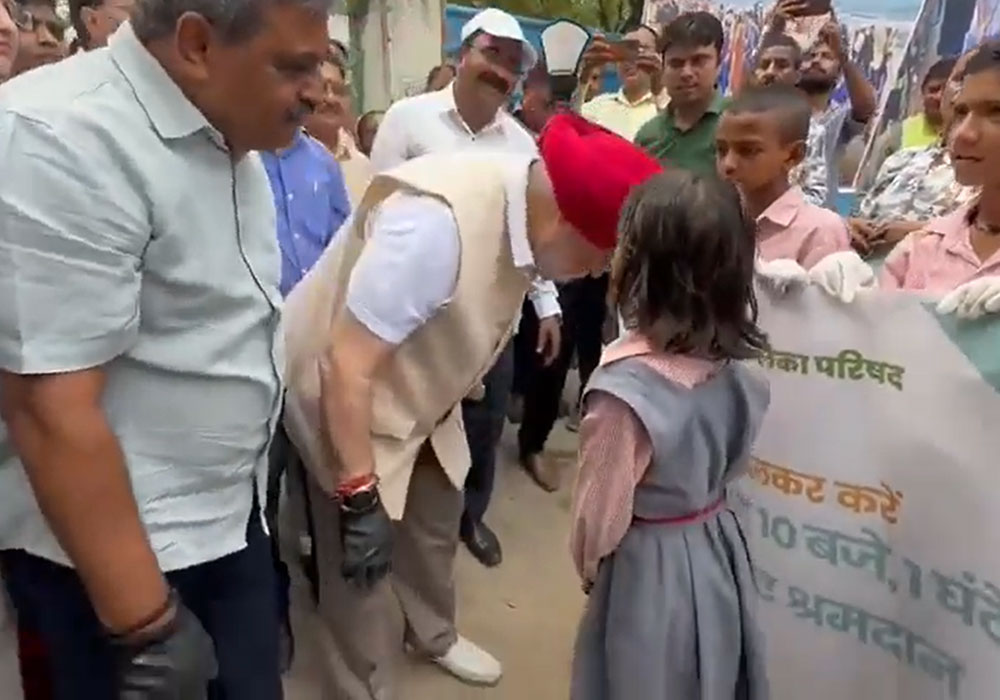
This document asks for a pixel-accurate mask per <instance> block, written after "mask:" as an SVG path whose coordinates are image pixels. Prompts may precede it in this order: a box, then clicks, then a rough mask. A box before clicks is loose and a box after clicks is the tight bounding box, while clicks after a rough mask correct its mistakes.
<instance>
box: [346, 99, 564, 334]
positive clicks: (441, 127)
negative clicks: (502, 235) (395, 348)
mask: <svg viewBox="0 0 1000 700" xmlns="http://www.w3.org/2000/svg"><path fill="white" fill-rule="evenodd" d="M453 86H454V83H453V84H452V85H449V86H448V87H446V88H444V89H442V90H438V91H437V92H429V93H424V94H422V95H416V96H414V97H408V98H406V99H404V100H400V101H399V102H396V103H395V104H394V105H392V107H390V108H389V110H388V111H387V112H386V114H385V117H384V118H383V119H382V124H381V125H380V126H379V130H378V135H377V136H376V137H375V143H374V144H373V145H372V153H371V162H372V166H373V167H374V169H375V171H376V172H383V171H385V170H389V169H391V168H394V167H396V166H398V165H401V164H402V163H405V162H406V161H408V160H411V159H413V158H418V157H420V156H423V155H427V154H428V153H444V152H454V151H461V150H466V149H475V150H482V151H491V152H495V153H497V154H498V156H511V157H515V158H519V159H520V160H521V161H522V162H531V161H533V160H537V159H538V157H539V154H538V146H537V144H536V143H535V139H534V137H533V136H532V135H531V134H530V133H529V132H528V130H527V129H525V128H524V127H523V126H522V125H521V123H520V122H518V121H517V120H516V119H515V118H514V117H512V116H511V115H510V114H508V113H507V112H506V111H504V110H502V109H501V110H499V111H498V112H497V114H496V117H495V118H494V119H493V121H492V122H490V123H489V124H487V125H486V126H485V127H483V128H482V129H480V130H479V131H476V132H473V131H472V130H471V129H470V128H469V126H468V125H467V124H466V123H465V121H463V119H462V117H461V115H460V114H459V113H458V108H457V106H456V105H455V97H454V92H453ZM524 185H525V188H527V181H526V180H525V183H524ZM510 196H517V197H518V198H519V201H522V200H523V199H524V197H525V194H524V193H523V192H521V193H520V194H519V195H518V193H511V192H508V197H510ZM407 206H413V205H407ZM424 211H426V209H424ZM439 215H440V214H438V216H439ZM430 216H431V218H434V215H430ZM520 216H521V213H518V214H517V216H516V217H515V218H519V217H520ZM401 225H402V222H400V221H396V222H395V223H393V224H392V225H391V226H392V228H393V229H394V231H395V235H394V236H387V238H393V239H394V243H395V244H396V245H397V246H398V245H399V243H400V240H401V238H402V235H403V228H401ZM412 230H413V229H412V227H410V231H411V233H412ZM524 235H525V244H526V241H527V233H525V234H524ZM454 237H455V240H454V241H443V240H442V237H440V236H435V235H434V234H428V235H427V237H426V238H425V239H424V240H422V241H421V242H420V243H407V244H406V245H404V246H402V247H401V250H400V251H397V252H396V253H390V252H386V253H384V254H378V253H377V252H376V253H373V254H372V256H371V257H373V258H376V260H377V262H378V263H379V264H380V268H379V271H380V273H381V274H386V275H388V274H390V270H391V269H393V268H389V267H386V268H381V264H383V263H385V264H387V263H388V262H389V260H390V258H391V259H393V260H395V261H396V262H397V267H396V268H395V269H397V270H398V264H412V265H413V268H414V269H421V268H422V267H423V266H424V265H427V264H428V263H427V262H426V261H420V260H416V259H413V260H402V259H401V258H402V256H403V255H407V254H408V253H409V252H410V251H413V250H419V251H421V252H420V255H422V256H425V255H438V256H441V257H442V258H443V257H445V255H446V254H448V251H451V250H455V251H457V250H458V240H457V229H456V232H455V234H454ZM511 237H512V238H514V234H513V233H512V234H511ZM432 238H434V239H436V243H437V244H438V245H440V246H441V248H440V249H435V248H433V247H431V245H432V243H434V242H435V241H433V240H431V239H432ZM373 243H374V244H376V245H378V244H377V243H376V241H375V240H371V241H370V242H369V244H368V245H369V246H371V245H372V244H373ZM429 251H436V252H429ZM515 257H516V258H517V257H520V258H521V259H522V260H521V262H519V261H518V260H515V264H518V265H522V263H523V264H524V265H532V264H533V260H532V256H531V250H530V248H528V249H527V253H526V256H525V255H523V254H522V255H519V256H515ZM524 260H527V262H524ZM436 262H442V261H436ZM454 264H455V266H456V269H457V265H458V258H457V254H456V255H455V263H454ZM435 271H437V272H440V270H435ZM390 279H392V278H390ZM403 279H404V280H406V279H410V277H408V276H406V277H404V278H403ZM413 279H414V282H415V283H416V286H415V287H414V288H413V290H412V291H413V295H414V296H413V297H411V296H410V292H409V291H408V290H409V288H408V287H407V286H405V282H401V281H400V280H399V279H397V280H395V284H394V286H393V291H394V293H395V294H396V297H395V301H396V302H397V303H400V302H402V304H401V305H402V306H404V307H407V308H409V309H411V310H412V309H415V308H426V307H427V306H428V303H429V302H430V305H431V306H433V305H434V302H436V301H437V298H436V296H437V295H436V292H437V291H439V290H438V289H437V287H436V286H435V285H434V284H428V279H429V278H420V277H419V276H415V277H414V278H413ZM395 285H399V287H398V290H399V291H397V287H396V286H395ZM352 286H353V285H352ZM373 293H374V290H373ZM401 295H402V296H401ZM450 296H451V294H450V292H449V293H448V295H447V296H446V297H445V301H447V298H448V297H450ZM528 298H529V299H531V302H532V304H534V306H535V311H536V312H537V314H538V317H539V318H548V317H549V316H555V315H557V314H559V312H560V309H559V294H558V292H557V291H556V286H555V285H554V284H553V283H552V282H550V281H548V280H544V279H541V278H537V279H536V280H535V281H534V282H533V284H532V287H531V290H530V291H529V292H528ZM371 303H372V305H373V306H376V305H378V304H377V302H376V301H375V300H374V299H373V300H372V302H371ZM384 303H385V302H383V304H384ZM348 306H349V307H351V304H350V301H349V302H348ZM434 308H435V309H436V308H437V306H434ZM352 311H353V308H352ZM404 311H405V309H404ZM396 320H398V321H402V319H396ZM404 325H405V324H404ZM400 328H402V326H401V327H400ZM369 330H371V329H369ZM413 330H414V329H413V328H411V329H409V331H408V333H409V332H412V331H413ZM372 332H375V331H372ZM376 335H377V334H376ZM392 335H395V334H392ZM380 337H381V336H380Z"/></svg>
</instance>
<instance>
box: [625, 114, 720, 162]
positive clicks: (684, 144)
mask: <svg viewBox="0 0 1000 700" xmlns="http://www.w3.org/2000/svg"><path fill="white" fill-rule="evenodd" d="M726 104H727V100H726V99H725V98H724V97H722V96H721V95H716V96H715V99H714V100H712V104H711V105H709V107H708V111H707V112H705V114H704V115H703V116H702V118H701V119H700V120H699V121H698V123H697V124H695V125H694V126H693V127H691V128H690V129H688V130H687V131H682V130H680V129H678V128H677V125H676V124H675V123H674V116H673V113H672V112H671V111H670V108H669V107H667V109H666V110H665V111H663V112H661V113H660V114H658V115H656V116H655V117H653V118H652V119H650V120H649V121H648V122H646V123H645V124H643V126H642V128H640V129H639V133H637V134H636V135H635V144H636V145H637V146H640V147H642V148H643V149H644V150H646V151H647V152H648V153H649V154H650V155H652V156H653V157H654V158H657V159H658V160H660V161H663V163H664V164H666V165H672V166H675V167H678V168H684V169H685V170H691V171H693V172H696V173H699V174H702V175H704V174H708V173H714V172H715V127H716V126H717V125H718V123H719V117H720V116H721V115H722V110H723V109H725V107H726Z"/></svg>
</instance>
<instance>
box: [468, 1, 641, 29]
mask: <svg viewBox="0 0 1000 700" xmlns="http://www.w3.org/2000/svg"><path fill="white" fill-rule="evenodd" d="M455 2H456V4H458V5H469V6H472V7H498V8H500V9H503V10H506V11H507V12H510V13H511V14H515V15H524V16H526V17H541V18H545V19H558V18H561V17H565V18H566V19H572V20H574V21H576V22H579V23H580V24H582V25H583V26H585V27H594V28H597V29H603V30H604V31H608V32H620V31H622V30H623V29H627V28H631V27H634V26H636V25H638V24H639V21H640V18H641V17H642V6H643V0H455Z"/></svg>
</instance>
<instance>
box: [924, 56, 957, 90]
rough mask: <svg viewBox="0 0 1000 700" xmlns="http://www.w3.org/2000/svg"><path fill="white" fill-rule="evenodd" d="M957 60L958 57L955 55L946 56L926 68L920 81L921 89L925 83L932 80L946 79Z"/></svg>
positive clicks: (925, 85)
mask: <svg viewBox="0 0 1000 700" xmlns="http://www.w3.org/2000/svg"><path fill="white" fill-rule="evenodd" d="M957 62H958V57H956V56H946V57H945V58H942V59H940V60H938V61H935V62H934V64H933V65H932V66H931V67H930V68H928V69H927V73H925V74H924V79H923V80H922V81H920V89H921V90H923V89H924V88H926V87H927V83H929V82H931V81H932V80H947V79H948V76H949V75H951V72H952V71H953V70H954V69H955V64H956V63H957Z"/></svg>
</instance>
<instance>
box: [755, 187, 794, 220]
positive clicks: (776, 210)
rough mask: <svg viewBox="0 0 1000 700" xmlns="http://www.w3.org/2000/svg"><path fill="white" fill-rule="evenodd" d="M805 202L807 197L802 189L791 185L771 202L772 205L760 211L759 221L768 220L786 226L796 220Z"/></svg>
mask: <svg viewBox="0 0 1000 700" xmlns="http://www.w3.org/2000/svg"><path fill="white" fill-rule="evenodd" d="M804 203H805V197H804V196H803V195H802V190H801V189H799V188H798V187H789V188H788V189H787V190H785V192H784V194H782V195H781V196H780V197H778V198H777V199H776V200H774V201H773V202H771V204H770V206H769V207H768V208H767V209H765V210H764V211H762V212H761V213H760V216H758V217H757V222H758V223H760V222H761V221H764V220H767V221H770V222H771V223H773V224H776V225H777V226H780V227H782V228H786V227H787V226H789V225H791V223H792V221H794V220H795V216H796V215H797V214H798V213H799V209H801V208H802V205H803V204H804Z"/></svg>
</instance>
